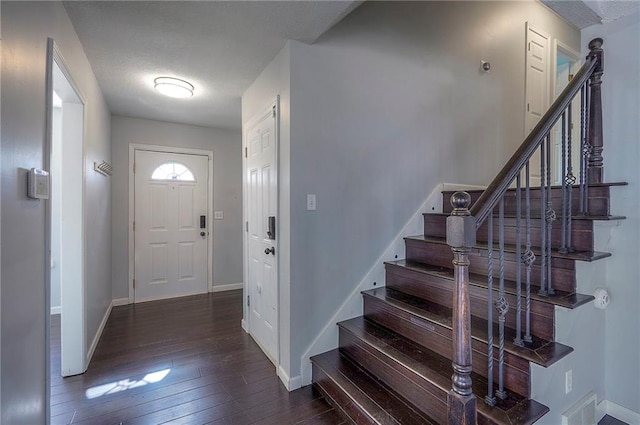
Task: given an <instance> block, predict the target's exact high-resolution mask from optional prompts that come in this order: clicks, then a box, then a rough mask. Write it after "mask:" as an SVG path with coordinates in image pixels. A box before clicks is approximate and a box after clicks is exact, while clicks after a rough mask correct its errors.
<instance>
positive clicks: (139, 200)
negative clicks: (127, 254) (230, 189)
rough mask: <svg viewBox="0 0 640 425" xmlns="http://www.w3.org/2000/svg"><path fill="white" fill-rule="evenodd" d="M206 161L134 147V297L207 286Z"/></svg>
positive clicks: (204, 289)
mask: <svg viewBox="0 0 640 425" xmlns="http://www.w3.org/2000/svg"><path fill="white" fill-rule="evenodd" d="M208 161H209V159H208V157H207V156H202V155H188V154H176V153H167V152H152V151H144V150H136V151H135V174H134V175H135V178H134V179H135V183H134V184H135V186H134V199H135V200H134V204H135V205H134V209H135V213H134V215H135V219H134V247H135V265H134V282H135V284H134V300H135V302H141V301H151V300H157V299H162V298H172V297H180V296H184V295H193V294H201V293H206V292H207V290H208V278H207V270H208V268H207V258H208V252H207V249H208V243H207V238H208V237H209V234H208V233H209V231H208V226H209V216H208V215H209V214H208V208H207V206H208V191H207V186H208V180H209V164H208ZM202 217H204V219H203V218H202ZM202 220H203V221H202Z"/></svg>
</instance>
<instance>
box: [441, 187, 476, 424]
mask: <svg viewBox="0 0 640 425" xmlns="http://www.w3.org/2000/svg"><path fill="white" fill-rule="evenodd" d="M451 206H452V207H453V211H452V213H451V216H449V217H447V244H448V245H449V246H450V247H451V250H452V251H453V267H454V280H455V284H454V288H453V323H452V345H453V347H452V348H453V362H452V366H453V376H452V377H451V391H449V393H448V396H447V409H448V413H447V418H448V421H447V422H448V424H449V425H463V424H464V425H471V424H475V423H476V420H477V410H476V409H477V407H476V397H475V395H474V394H473V391H472V382H471V371H472V364H473V362H472V347H471V304H470V302H469V251H471V248H472V247H473V246H474V245H475V244H476V220H475V217H473V216H472V215H471V213H470V211H469V207H470V206H471V196H470V195H469V194H468V193H467V192H456V193H454V194H453V195H452V196H451Z"/></svg>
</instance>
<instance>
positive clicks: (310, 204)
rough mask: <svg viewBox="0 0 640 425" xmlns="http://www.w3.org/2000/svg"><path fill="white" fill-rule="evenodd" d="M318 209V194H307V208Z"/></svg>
mask: <svg viewBox="0 0 640 425" xmlns="http://www.w3.org/2000/svg"><path fill="white" fill-rule="evenodd" d="M315 209H316V195H313V194H307V210H308V211H315Z"/></svg>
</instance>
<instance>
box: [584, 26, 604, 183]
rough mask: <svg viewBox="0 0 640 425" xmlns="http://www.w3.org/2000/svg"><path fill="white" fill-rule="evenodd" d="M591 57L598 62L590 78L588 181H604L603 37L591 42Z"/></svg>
mask: <svg viewBox="0 0 640 425" xmlns="http://www.w3.org/2000/svg"><path fill="white" fill-rule="evenodd" d="M589 50H590V51H591V52H590V53H589V57H595V58H596V59H597V60H598V62H597V64H596V67H595V69H594V70H593V74H592V75H591V80H589V88H590V93H589V94H590V96H589V98H590V106H589V133H588V134H589V139H588V143H589V164H588V167H587V178H588V183H602V181H603V176H602V174H603V173H602V169H603V162H604V159H603V158H602V150H603V141H602V94H601V90H600V88H601V86H602V74H603V73H604V53H603V51H602V39H601V38H594V39H593V40H591V42H590V43H589Z"/></svg>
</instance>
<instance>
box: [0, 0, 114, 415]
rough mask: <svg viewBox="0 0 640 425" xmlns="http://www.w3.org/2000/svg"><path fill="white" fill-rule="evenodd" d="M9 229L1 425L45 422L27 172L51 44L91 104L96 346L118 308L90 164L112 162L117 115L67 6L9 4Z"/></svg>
mask: <svg viewBox="0 0 640 425" xmlns="http://www.w3.org/2000/svg"><path fill="white" fill-rule="evenodd" d="M1 29H2V34H1V37H2V82H1V84H2V90H1V93H2V98H1V99H0V101H1V103H2V106H3V108H2V123H1V126H2V141H1V143H2V145H1V146H2V160H1V161H2V171H1V172H2V199H1V201H2V202H1V209H2V212H1V214H2V225H1V227H2V230H1V235H2V239H1V247H2V248H1V257H2V258H1V263H2V271H1V273H2V276H1V281H2V287H1V289H0V312H1V321H0V322H1V327H2V328H1V341H0V347H1V364H0V380H1V383H0V388H1V395H2V399H1V412H0V423H3V424H12V425H22V424H24V425H33V424H44V423H45V422H46V412H47V409H48V400H47V385H46V383H47V374H46V364H47V358H48V355H47V354H48V347H47V346H46V342H45V334H46V323H47V321H46V319H47V316H48V315H49V305H48V301H49V300H48V299H47V295H46V290H45V276H46V273H47V272H48V267H49V264H46V261H45V250H44V243H45V206H46V204H47V201H34V200H29V199H28V198H27V196H26V193H27V180H26V173H27V171H28V170H29V169H30V168H32V167H36V168H42V167H43V164H44V149H45V140H46V138H45V105H46V101H45V78H46V75H45V71H46V54H47V37H51V38H53V39H54V40H55V41H56V43H57V46H58V47H59V48H60V51H61V53H62V56H63V57H64V59H65V61H66V63H67V66H68V68H69V71H70V73H71V76H72V78H73V79H74V81H75V83H76V84H77V86H78V88H79V90H80V92H81V93H82V95H83V96H84V98H85V100H86V105H85V108H86V115H85V118H86V120H85V135H86V136H87V137H86V138H85V145H84V159H85V164H84V166H85V174H86V179H85V184H84V187H85V193H86V196H85V202H86V204H85V205H86V210H85V214H86V217H91V227H90V228H89V229H88V232H87V233H88V234H90V237H89V238H87V241H86V243H87V245H86V253H85V255H86V263H85V267H86V268H85V277H86V288H85V294H84V301H85V306H86V318H85V326H84V328H85V332H86V336H85V339H86V341H87V344H91V342H92V341H93V339H94V336H95V334H96V331H97V329H98V326H99V324H100V322H101V320H102V318H103V317H104V314H105V312H106V311H107V308H108V306H109V304H110V302H111V267H110V263H111V250H110V246H111V221H110V220H109V214H110V210H111V204H110V202H111V196H110V195H111V190H110V180H109V179H107V178H105V177H104V176H102V175H98V174H97V173H95V172H94V171H93V161H101V160H106V161H110V146H109V145H110V134H109V127H110V114H109V111H108V108H107V105H106V103H105V101H104V99H103V97H102V93H101V91H100V87H99V86H98V83H97V81H96V79H95V76H94V74H93V71H92V69H91V66H90V64H89V62H88V60H87V58H86V56H85V54H84V51H83V49H82V46H81V44H80V41H79V40H78V37H77V35H76V33H75V31H74V29H73V26H72V24H71V22H70V21H69V18H68V16H67V14H66V12H65V10H64V7H63V5H62V3H61V2H2V17H1Z"/></svg>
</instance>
